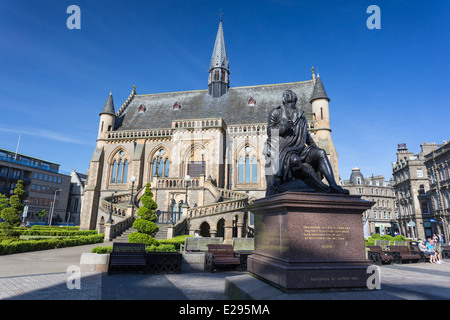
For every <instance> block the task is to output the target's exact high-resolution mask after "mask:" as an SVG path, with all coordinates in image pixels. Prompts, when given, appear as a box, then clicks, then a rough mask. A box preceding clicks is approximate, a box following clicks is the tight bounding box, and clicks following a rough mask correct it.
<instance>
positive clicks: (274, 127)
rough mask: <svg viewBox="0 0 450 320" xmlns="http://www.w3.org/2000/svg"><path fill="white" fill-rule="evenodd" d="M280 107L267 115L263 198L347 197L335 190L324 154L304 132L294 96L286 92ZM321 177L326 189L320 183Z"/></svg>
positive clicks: (304, 126)
mask: <svg viewBox="0 0 450 320" xmlns="http://www.w3.org/2000/svg"><path fill="white" fill-rule="evenodd" d="M282 101H283V106H278V107H276V108H274V109H273V110H272V111H271V112H270V113H269V119H268V126H267V134H268V138H267V141H266V144H265V146H264V151H263V153H264V155H265V156H266V180H267V191H266V196H269V195H272V194H276V193H281V192H284V191H309V192H330V193H340V194H349V191H348V190H346V189H343V188H342V187H340V186H338V185H337V183H336V181H335V179H334V175H333V170H332V168H331V164H330V161H329V160H328V157H327V154H326V152H325V150H323V149H320V148H319V147H318V146H317V145H316V143H315V142H314V140H313V139H312V137H311V135H310V134H309V132H308V121H307V120H306V117H305V115H304V111H303V110H301V109H298V108H297V107H296V104H297V95H296V94H295V93H294V92H293V91H291V90H286V91H284V93H283V100H282ZM323 177H325V179H326V181H327V182H328V184H329V185H327V184H325V183H323V182H322V178H323Z"/></svg>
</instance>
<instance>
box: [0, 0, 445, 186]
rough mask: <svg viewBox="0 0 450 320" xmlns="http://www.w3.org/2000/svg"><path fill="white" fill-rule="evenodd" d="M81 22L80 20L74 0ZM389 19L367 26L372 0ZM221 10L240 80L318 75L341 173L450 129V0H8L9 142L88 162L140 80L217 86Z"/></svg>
mask: <svg viewBox="0 0 450 320" xmlns="http://www.w3.org/2000/svg"><path fill="white" fill-rule="evenodd" d="M72 4H75V5H78V6H79V7H80V9H81V29H80V30H69V29H68V28H67V27H66V20H67V18H68V17H69V14H67V13H66V9H67V7H68V6H69V5H72ZM373 4H374V5H378V6H379V7H380V9H381V29H380V30H370V29H368V28H367V26H366V21H367V19H368V18H369V16H370V14H367V13H366V10H367V8H368V7H369V6H370V5H373ZM220 9H222V11H223V12H224V15H223V23H224V32H225V41H226V46H227V53H228V57H229V60H230V69H231V81H232V82H231V84H232V86H247V85H260V84H271V83H283V82H293V81H303V80H309V79H310V78H311V71H310V69H311V66H315V67H316V69H317V68H318V70H319V72H320V76H321V78H322V80H323V82H324V85H325V89H326V90H327V93H328V95H329V97H330V98H331V102H330V116H331V126H332V129H333V132H332V137H333V141H334V143H335V147H336V149H337V152H338V155H339V158H338V159H339V160H338V161H339V173H340V176H341V178H343V179H348V177H349V176H350V173H351V168H352V167H360V168H361V171H362V172H363V174H364V175H367V176H368V175H371V174H374V175H378V174H383V175H385V177H386V178H387V179H389V178H390V177H391V174H392V170H391V162H392V161H395V160H396V150H397V144H398V143H406V144H407V146H408V148H409V149H410V150H412V151H413V152H415V153H417V152H419V151H420V143H422V142H437V143H442V141H443V140H450V137H449V130H448V126H449V125H448V123H449V119H450V111H449V101H450V90H449V88H450V86H449V80H448V79H449V76H448V75H449V73H450V63H449V59H448V56H449V52H450V50H449V49H450V42H449V39H450V26H449V24H450V22H449V18H448V17H449V16H450V2H449V1H445V0H436V1H426V2H425V1H406V0H405V1H402V0H397V1H394V0H390V1H381V0H372V1H365V0H354V1H353V0H352V1H331V0H330V1H322V0H316V1H293V0H285V1H275V0H257V1H256V0H255V1H235V0H228V1H214V0H209V1H196V0H192V1H174V0H168V1H144V0H129V1H125V0H121V1H112V0H108V1H106V0H89V1H85V0H71V1H65V0H42V1H32V0H28V1H24V0H2V1H1V2H0V147H1V148H5V149H9V150H12V151H14V150H15V149H16V146H17V142H18V139H19V135H20V136H21V140H20V145H19V152H20V153H24V154H27V155H31V156H34V157H37V158H43V159H46V160H48V161H52V162H56V163H59V164H60V165H61V169H62V170H64V171H67V172H69V171H71V170H72V169H75V170H77V171H79V172H85V171H86V170H87V168H88V166H89V161H90V159H91V157H92V154H93V151H94V148H95V143H96V138H97V131H98V121H99V115H98V114H99V112H100V111H101V109H102V107H103V105H104V103H105V101H106V98H107V96H108V94H109V92H110V90H112V92H113V97H114V103H115V106H116V108H119V107H120V105H121V104H122V103H123V102H124V101H125V99H126V98H127V97H128V95H129V94H130V92H131V90H132V87H133V85H136V87H137V93H138V94H149V93H159V92H172V91H184V90H197V89H206V88H207V69H208V67H209V62H210V59H211V53H212V49H213V46H214V40H215V36H216V32H217V27H218V23H219V15H218V12H219V10H220Z"/></svg>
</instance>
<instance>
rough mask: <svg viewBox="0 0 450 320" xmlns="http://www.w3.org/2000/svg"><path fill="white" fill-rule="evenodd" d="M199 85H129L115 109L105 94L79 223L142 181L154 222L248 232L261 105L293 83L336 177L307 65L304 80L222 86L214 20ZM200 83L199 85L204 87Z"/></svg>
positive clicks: (105, 213)
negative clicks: (154, 207) (150, 90)
mask: <svg viewBox="0 0 450 320" xmlns="http://www.w3.org/2000/svg"><path fill="white" fill-rule="evenodd" d="M206 81H207V83H208V87H207V88H204V89H201V90H194V91H181V92H168V93H156V94H138V93H137V88H136V87H135V86H133V89H132V90H131V93H130V95H129V97H128V98H127V99H126V101H125V102H124V103H123V104H122V105H121V106H120V107H119V108H116V106H115V105H114V101H113V96H112V93H110V94H109V96H108V98H107V100H106V103H105V105H104V107H103V109H100V108H99V110H101V112H100V121H99V127H98V137H97V145H96V148H95V150H94V153H93V156H92V159H91V161H90V166H89V175H88V180H87V184H86V186H85V190H84V200H83V206H82V211H81V221H80V222H81V228H82V229H97V230H99V231H100V232H102V231H103V230H104V227H105V223H106V222H108V220H109V219H110V217H111V220H112V221H111V222H112V223H113V224H118V223H121V222H124V221H126V220H127V219H132V218H133V215H134V214H135V213H134V212H135V211H136V210H135V209H136V208H135V207H136V206H138V205H139V198H140V197H141V196H142V195H143V192H144V189H145V185H146V184H147V183H150V184H151V188H152V192H153V197H154V200H155V201H156V202H157V204H158V211H157V215H158V219H159V220H158V221H159V222H164V221H166V222H167V221H169V222H171V223H174V224H175V228H174V233H173V234H172V235H176V234H179V233H183V232H185V233H190V234H193V232H194V230H200V233H201V235H202V236H211V237H223V238H224V239H225V240H227V241H229V240H230V239H232V238H233V237H250V236H252V234H253V227H252V225H253V221H252V214H251V213H250V212H248V211H247V210H246V206H247V204H248V203H251V202H252V201H253V200H255V199H258V198H261V197H264V196H265V190H266V180H265V170H264V168H265V159H264V156H263V153H262V151H263V148H264V143H265V141H266V139H267V119H268V114H269V112H270V111H271V110H272V109H273V108H274V107H277V106H279V105H281V103H282V102H281V99H282V94H283V92H284V91H285V90H287V89H290V90H292V91H294V92H295V93H296V95H297V97H298V103H297V106H298V107H299V108H301V109H302V110H303V111H304V112H305V116H306V117H307V119H308V129H309V131H310V133H311V134H312V137H313V139H314V140H315V142H316V144H317V145H318V146H319V147H320V148H322V149H324V150H325V151H326V153H327V155H328V158H329V160H330V163H331V165H332V167H333V172H334V175H335V179H336V181H339V173H338V161H337V153H336V150H335V147H334V144H333V141H332V139H331V127H330V115H329V102H330V99H329V97H328V95H327V93H326V91H325V88H324V85H323V82H322V80H321V78H320V76H319V75H318V74H316V73H315V71H314V69H312V76H311V79H310V80H306V81H299V82H291V83H277V84H266V85H255V86H246V87H231V86H230V64H229V60H228V57H227V52H226V48H225V38H224V31H223V24H222V20H221V21H220V23H219V28H218V31H217V36H216V40H215V43H214V49H213V53H212V57H211V61H210V64H209V74H208V78H207V79H206V78H205V84H206ZM205 87H206V86H205Z"/></svg>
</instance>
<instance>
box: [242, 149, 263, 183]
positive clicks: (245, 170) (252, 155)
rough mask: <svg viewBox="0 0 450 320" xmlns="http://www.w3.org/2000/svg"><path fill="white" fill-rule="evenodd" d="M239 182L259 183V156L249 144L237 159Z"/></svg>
mask: <svg viewBox="0 0 450 320" xmlns="http://www.w3.org/2000/svg"><path fill="white" fill-rule="evenodd" d="M237 170H238V172H237V182H238V183H240V184H258V182H259V179H258V171H259V170H258V158H257V157H256V152H255V150H254V149H252V148H251V147H249V146H246V147H245V148H243V149H242V150H241V151H240V155H239V159H238V161H237Z"/></svg>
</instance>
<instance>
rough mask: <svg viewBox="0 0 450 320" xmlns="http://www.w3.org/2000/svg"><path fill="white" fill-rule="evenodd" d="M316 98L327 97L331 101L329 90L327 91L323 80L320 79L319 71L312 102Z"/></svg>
mask: <svg viewBox="0 0 450 320" xmlns="http://www.w3.org/2000/svg"><path fill="white" fill-rule="evenodd" d="M316 99H327V100H328V101H330V98H328V96H327V92H326V91H325V88H324V86H323V83H322V80H321V79H320V75H319V73H317V77H316V83H315V85H314V92H313V94H312V97H311V102H313V101H314V100H316Z"/></svg>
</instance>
